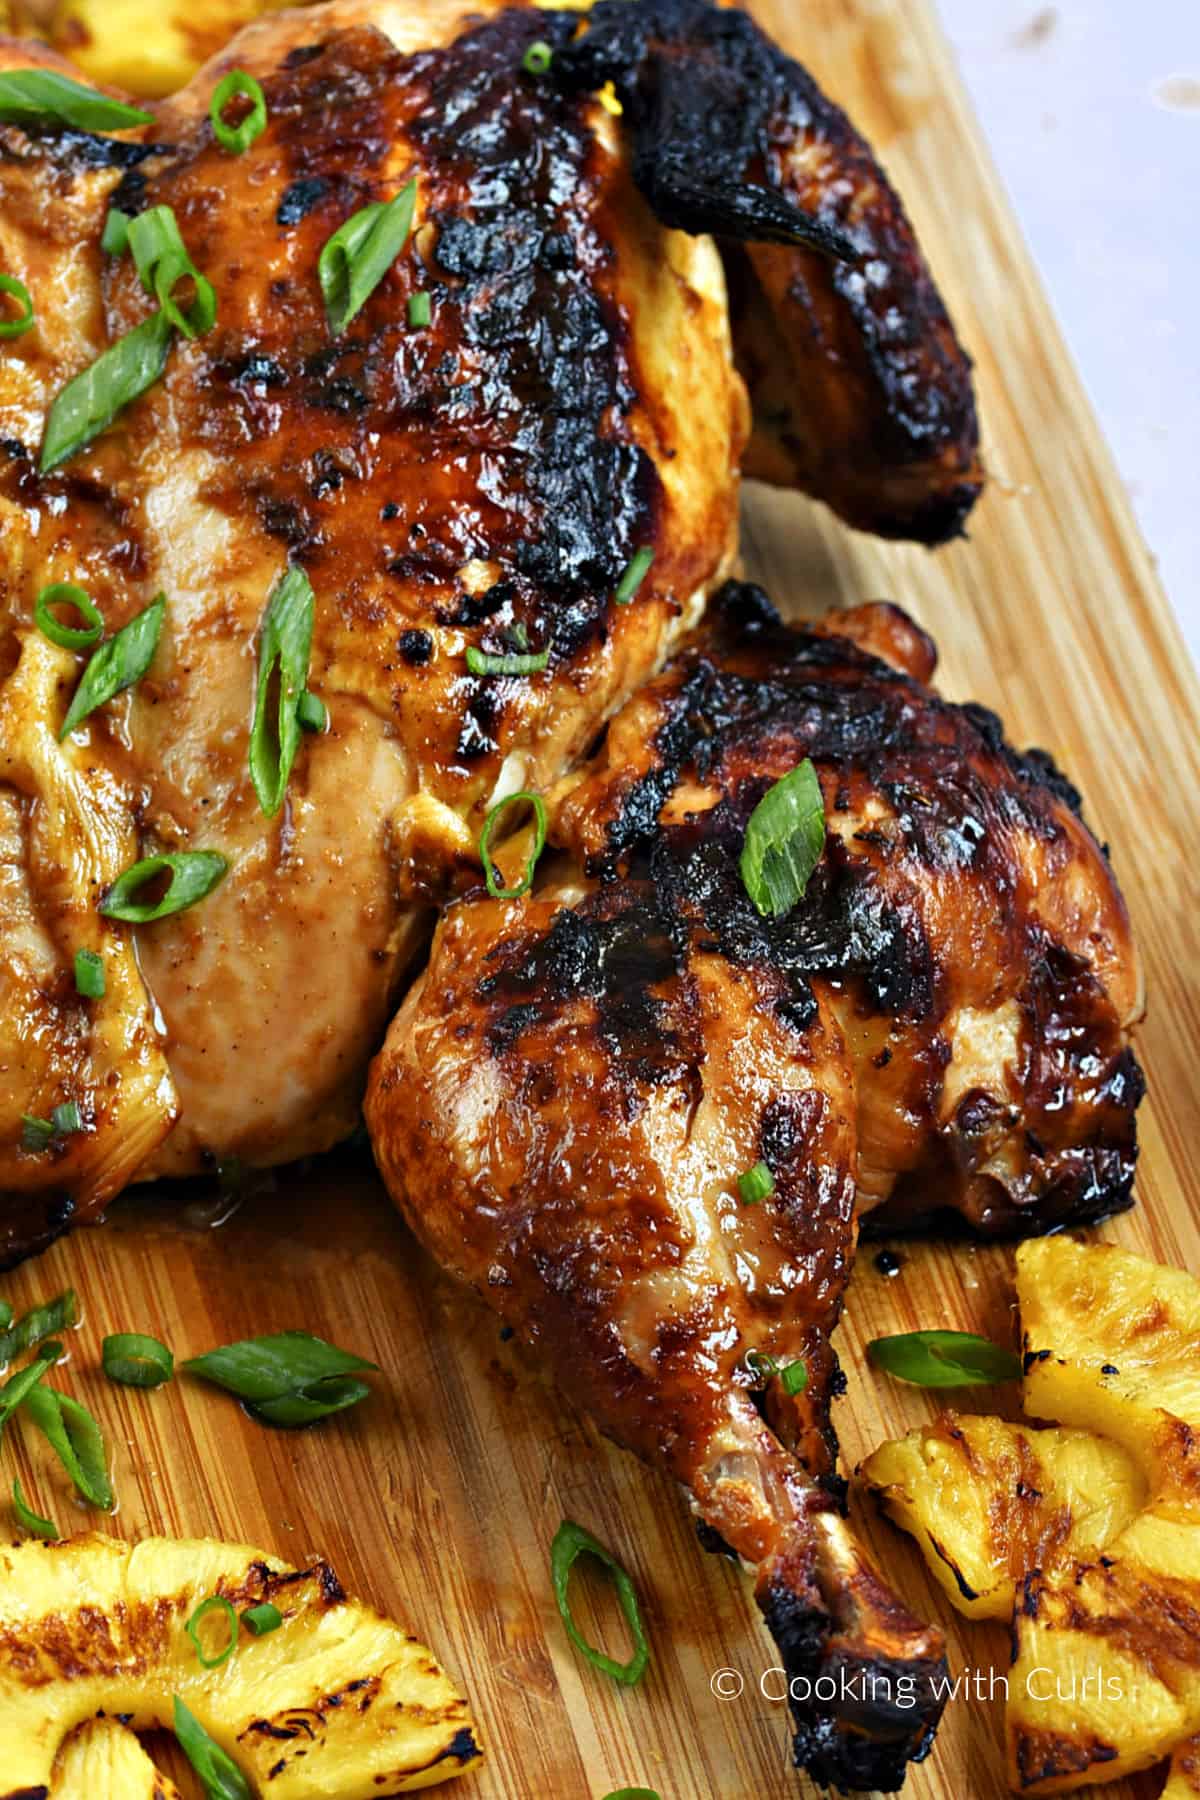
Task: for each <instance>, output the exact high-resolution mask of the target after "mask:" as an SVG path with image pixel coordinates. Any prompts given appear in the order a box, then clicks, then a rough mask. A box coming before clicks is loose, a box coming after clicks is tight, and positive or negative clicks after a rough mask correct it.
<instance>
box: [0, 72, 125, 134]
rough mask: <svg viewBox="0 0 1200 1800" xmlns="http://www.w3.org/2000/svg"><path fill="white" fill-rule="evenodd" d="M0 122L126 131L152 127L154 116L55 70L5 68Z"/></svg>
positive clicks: (0, 79)
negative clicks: (139, 126) (136, 126)
mask: <svg viewBox="0 0 1200 1800" xmlns="http://www.w3.org/2000/svg"><path fill="white" fill-rule="evenodd" d="M0 120H3V121H4V122H5V123H6V124H8V123H11V124H17V125H26V124H31V123H37V124H47V123H48V124H56V125H72V126H74V127H75V129H76V130H77V131H125V130H127V129H128V127H129V126H131V125H150V124H152V123H153V114H151V113H148V112H143V111H142V110H141V108H140V107H137V106H126V104H125V102H124V101H123V100H110V99H109V97H108V95H107V94H101V93H99V92H98V91H97V90H96V89H95V88H89V87H84V86H83V85H82V84H81V83H80V82H78V81H71V80H70V79H69V78H68V77H67V76H66V75H58V74H56V73H55V72H54V70H52V69H6V70H5V71H4V72H3V73H2V74H0Z"/></svg>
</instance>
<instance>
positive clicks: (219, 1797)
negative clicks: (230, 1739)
mask: <svg viewBox="0 0 1200 1800" xmlns="http://www.w3.org/2000/svg"><path fill="white" fill-rule="evenodd" d="M175 1736H176V1737H177V1738H178V1740H179V1748H180V1749H181V1750H182V1751H183V1754H184V1755H185V1756H186V1757H187V1759H188V1761H189V1762H190V1763H191V1765H192V1767H193V1769H195V1771H196V1773H197V1775H198V1776H199V1777H200V1785H201V1786H202V1787H203V1789H204V1793H205V1800H254V1789H253V1788H252V1787H251V1786H250V1783H249V1782H248V1781H247V1780H246V1777H245V1776H244V1775H243V1774H242V1771H241V1770H240V1769H239V1768H238V1766H237V1764H236V1763H235V1762H234V1760H233V1758H232V1757H231V1756H230V1755H229V1754H228V1753H227V1752H226V1751H224V1750H222V1748H221V1746H220V1744H218V1743H217V1742H216V1740H215V1739H214V1738H211V1737H210V1736H209V1735H208V1733H207V1731H205V1729H204V1727H203V1725H201V1723H200V1721H199V1719H197V1718H196V1717H195V1715H194V1714H193V1713H191V1712H189V1711H188V1709H187V1707H186V1706H185V1705H184V1704H183V1701H182V1700H181V1699H180V1698H179V1695H178V1694H176V1695H175Z"/></svg>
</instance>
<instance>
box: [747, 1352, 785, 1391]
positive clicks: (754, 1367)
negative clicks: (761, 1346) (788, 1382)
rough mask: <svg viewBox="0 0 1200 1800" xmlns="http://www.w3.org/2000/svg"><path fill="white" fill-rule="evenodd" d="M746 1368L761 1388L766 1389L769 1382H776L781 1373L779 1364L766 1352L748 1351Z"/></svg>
mask: <svg viewBox="0 0 1200 1800" xmlns="http://www.w3.org/2000/svg"><path fill="white" fill-rule="evenodd" d="M745 1360H746V1367H747V1368H748V1369H749V1371H750V1373H751V1375H752V1376H753V1377H754V1380H755V1382H756V1383H757V1384H758V1386H759V1387H765V1386H766V1385H767V1382H768V1381H774V1379H775V1377H776V1376H777V1375H778V1373H779V1364H778V1363H777V1362H776V1361H775V1358H774V1357H773V1356H768V1355H767V1353H766V1351H765V1350H747V1352H746V1359H745Z"/></svg>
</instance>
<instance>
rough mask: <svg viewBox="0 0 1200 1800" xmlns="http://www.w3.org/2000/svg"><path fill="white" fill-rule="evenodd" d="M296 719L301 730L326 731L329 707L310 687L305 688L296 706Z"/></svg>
mask: <svg viewBox="0 0 1200 1800" xmlns="http://www.w3.org/2000/svg"><path fill="white" fill-rule="evenodd" d="M296 719H297V722H298V724H299V726H300V729H301V731H328V729H329V708H328V707H327V706H326V704H325V702H324V701H323V700H322V699H320V698H319V697H318V696H317V695H316V694H314V693H313V692H312V691H311V689H309V688H305V690H304V692H303V693H302V694H301V696H300V704H299V705H298V706H297V708H296Z"/></svg>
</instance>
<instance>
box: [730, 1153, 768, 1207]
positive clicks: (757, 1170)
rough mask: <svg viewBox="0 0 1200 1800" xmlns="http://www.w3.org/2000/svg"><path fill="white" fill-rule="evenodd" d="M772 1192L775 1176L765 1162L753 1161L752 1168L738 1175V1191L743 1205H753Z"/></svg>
mask: <svg viewBox="0 0 1200 1800" xmlns="http://www.w3.org/2000/svg"><path fill="white" fill-rule="evenodd" d="M774 1192H775V1177H774V1176H773V1175H772V1173H771V1171H770V1169H768V1167H767V1165H766V1163H765V1162H758V1163H755V1165H754V1167H753V1168H752V1169H747V1170H746V1171H745V1173H744V1174H742V1175H739V1176H738V1193H739V1194H740V1195H741V1196H742V1205H743V1206H754V1205H756V1204H757V1202H758V1201H759V1200H766V1199H767V1198H768V1197H769V1196H770V1195H771V1194H773V1193H774Z"/></svg>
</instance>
